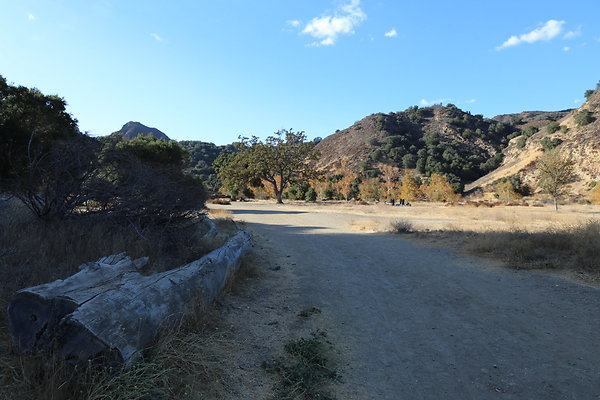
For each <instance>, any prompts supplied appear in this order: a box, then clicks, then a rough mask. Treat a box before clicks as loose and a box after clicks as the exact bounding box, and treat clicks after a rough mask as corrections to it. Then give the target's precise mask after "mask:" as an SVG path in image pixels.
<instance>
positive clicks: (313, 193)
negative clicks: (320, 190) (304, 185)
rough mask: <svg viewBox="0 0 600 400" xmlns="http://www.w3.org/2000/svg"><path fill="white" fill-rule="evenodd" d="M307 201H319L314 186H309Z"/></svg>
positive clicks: (305, 197)
mask: <svg viewBox="0 0 600 400" xmlns="http://www.w3.org/2000/svg"><path fill="white" fill-rule="evenodd" d="M304 200H306V201H317V192H316V190H315V189H314V188H312V187H311V188H308V190H307V191H306V195H305V196H304Z"/></svg>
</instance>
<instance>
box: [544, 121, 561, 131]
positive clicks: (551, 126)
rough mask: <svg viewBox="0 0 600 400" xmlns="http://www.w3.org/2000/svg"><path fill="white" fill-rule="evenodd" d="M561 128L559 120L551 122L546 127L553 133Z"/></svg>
mask: <svg viewBox="0 0 600 400" xmlns="http://www.w3.org/2000/svg"><path fill="white" fill-rule="evenodd" d="M559 129H560V124H559V123H558V122H550V123H549V124H548V126H547V127H546V132H548V133H550V134H552V133H554V132H556V131H558V130H559Z"/></svg>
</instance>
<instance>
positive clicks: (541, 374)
mask: <svg viewBox="0 0 600 400" xmlns="http://www.w3.org/2000/svg"><path fill="white" fill-rule="evenodd" d="M225 208H226V209H227V210H229V211H231V212H232V213H233V214H234V215H235V218H236V219H240V220H244V221H246V222H247V224H248V227H250V228H251V229H252V230H253V231H255V232H256V234H258V235H259V236H260V238H261V240H265V241H268V243H269V246H270V250H269V251H271V252H272V254H271V256H272V257H273V259H274V260H275V261H274V262H275V263H277V262H278V261H281V260H287V263H286V265H285V266H284V267H285V268H286V269H287V271H286V273H289V274H291V275H290V277H291V282H290V283H289V287H287V288H286V296H285V299H281V301H284V302H286V306H291V307H293V308H295V309H298V308H300V307H304V306H316V307H318V308H320V309H321V310H322V311H323V314H322V316H321V317H320V319H319V324H322V325H323V327H325V329H327V331H328V332H329V334H330V337H331V338H332V339H333V340H332V341H333V342H334V343H335V345H336V347H337V348H338V349H340V350H341V351H342V355H341V356H340V357H341V360H342V363H343V364H344V368H343V377H344V384H342V385H339V387H338V388H337V389H338V398H339V399H351V398H355V399H404V398H406V399H477V400H479V399H492V398H498V399H578V400H581V399H600V312H599V310H600V290H598V289H594V288H589V287H585V286H580V285H576V284H573V283H569V282H565V281H561V280H557V279H555V278H552V277H549V276H544V275H537V274H532V273H528V272H524V271H512V270H502V269H498V268H481V266H482V265H481V264H482V263H488V261H483V260H481V259H478V258H469V257H465V256H464V255H458V254H456V253H455V252H453V251H451V250H446V249H439V248H429V247H424V246H421V245H419V244H416V243H414V242H411V241H407V240H404V239H402V237H401V236H395V235H388V234H365V233H360V232H356V231H355V230H353V229H351V228H350V225H351V223H352V219H353V216H352V215H346V214H343V213H327V212H319V213H315V212H311V211H310V209H309V208H304V209H301V210H298V209H294V208H293V207H290V206H286V205H283V206H281V205H275V204H264V203H262V204H257V203H240V204H233V205H231V206H228V207H225Z"/></svg>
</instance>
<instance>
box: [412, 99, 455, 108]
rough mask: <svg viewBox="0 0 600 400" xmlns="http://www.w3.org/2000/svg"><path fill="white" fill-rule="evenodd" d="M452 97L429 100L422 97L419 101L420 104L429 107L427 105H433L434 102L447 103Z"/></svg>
mask: <svg viewBox="0 0 600 400" xmlns="http://www.w3.org/2000/svg"><path fill="white" fill-rule="evenodd" d="M450 100H452V99H437V100H427V99H421V101H419V104H420V105H422V106H424V107H427V106H432V105H434V104H443V103H447V102H449V101H450Z"/></svg>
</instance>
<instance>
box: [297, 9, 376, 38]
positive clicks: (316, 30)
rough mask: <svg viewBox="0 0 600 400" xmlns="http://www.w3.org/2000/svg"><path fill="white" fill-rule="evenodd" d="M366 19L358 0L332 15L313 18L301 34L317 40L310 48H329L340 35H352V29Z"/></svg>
mask: <svg viewBox="0 0 600 400" xmlns="http://www.w3.org/2000/svg"><path fill="white" fill-rule="evenodd" d="M366 18H367V14H365V13H364V12H363V10H361V8H360V0H350V2H349V3H347V4H345V5H342V6H341V7H339V8H338V9H337V10H335V11H334V12H333V14H332V15H324V16H322V17H316V18H313V19H312V20H311V21H310V22H309V23H308V24H307V25H306V26H305V27H304V29H302V33H303V34H306V35H310V36H312V37H314V38H315V39H318V41H316V42H313V43H312V44H311V46H331V45H333V44H335V42H336V41H337V39H338V38H339V37H340V36H341V35H351V34H353V33H354V29H355V28H356V27H357V26H358V25H360V24H361V23H362V22H363V21H364V20H365V19H366Z"/></svg>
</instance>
